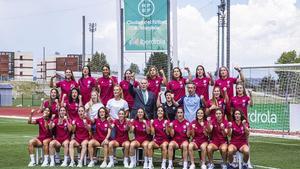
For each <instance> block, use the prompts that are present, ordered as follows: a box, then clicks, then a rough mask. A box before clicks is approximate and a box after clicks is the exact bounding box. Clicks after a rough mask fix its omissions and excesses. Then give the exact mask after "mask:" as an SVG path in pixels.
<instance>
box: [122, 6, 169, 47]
mask: <svg viewBox="0 0 300 169" xmlns="http://www.w3.org/2000/svg"><path fill="white" fill-rule="evenodd" d="M124 11H125V12H124V13H125V19H124V22H125V23H124V25H125V50H126V51H129V52H130V51H131V52H134V51H136V52H138V51H141V52H143V51H166V50H167V44H168V39H167V37H168V36H167V29H168V24H167V23H168V21H167V12H168V10H167V0H124Z"/></svg>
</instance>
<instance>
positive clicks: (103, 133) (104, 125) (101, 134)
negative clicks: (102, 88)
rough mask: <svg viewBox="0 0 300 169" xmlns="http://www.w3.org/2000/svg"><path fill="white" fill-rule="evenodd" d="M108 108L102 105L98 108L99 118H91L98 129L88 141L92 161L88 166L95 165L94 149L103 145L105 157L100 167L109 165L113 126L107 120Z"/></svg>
mask: <svg viewBox="0 0 300 169" xmlns="http://www.w3.org/2000/svg"><path fill="white" fill-rule="evenodd" d="M107 116H108V113H107V110H106V109H105V107H100V109H99V110H98V114H97V118H95V119H91V121H92V124H94V125H95V126H96V131H95V133H94V134H93V138H92V139H91V140H90V141H89V143H88V150H89V157H90V163H89V165H88V167H94V166H95V164H94V159H93V156H94V149H95V148H96V147H100V146H101V147H103V150H104V151H103V153H104V159H103V162H102V164H101V165H100V168H105V167H106V166H107V154H108V143H109V141H108V139H109V137H110V133H111V128H110V124H109V122H108V120H107Z"/></svg>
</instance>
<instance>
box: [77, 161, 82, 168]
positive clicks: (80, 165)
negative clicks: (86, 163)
mask: <svg viewBox="0 0 300 169" xmlns="http://www.w3.org/2000/svg"><path fill="white" fill-rule="evenodd" d="M77 167H79V168H81V167H82V161H81V160H78V164H77Z"/></svg>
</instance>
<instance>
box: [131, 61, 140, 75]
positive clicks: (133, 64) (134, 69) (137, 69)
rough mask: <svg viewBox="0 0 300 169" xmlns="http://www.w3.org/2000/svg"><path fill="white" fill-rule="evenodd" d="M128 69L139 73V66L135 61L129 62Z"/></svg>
mask: <svg viewBox="0 0 300 169" xmlns="http://www.w3.org/2000/svg"><path fill="white" fill-rule="evenodd" d="M129 69H130V70H132V71H133V72H135V73H136V74H139V73H140V72H141V71H140V68H139V66H138V65H137V64H135V63H131V64H130V67H129Z"/></svg>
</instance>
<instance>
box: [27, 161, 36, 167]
mask: <svg viewBox="0 0 300 169" xmlns="http://www.w3.org/2000/svg"><path fill="white" fill-rule="evenodd" d="M35 165H36V164H35V162H34V161H30V162H29V164H28V167H33V166H35Z"/></svg>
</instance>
